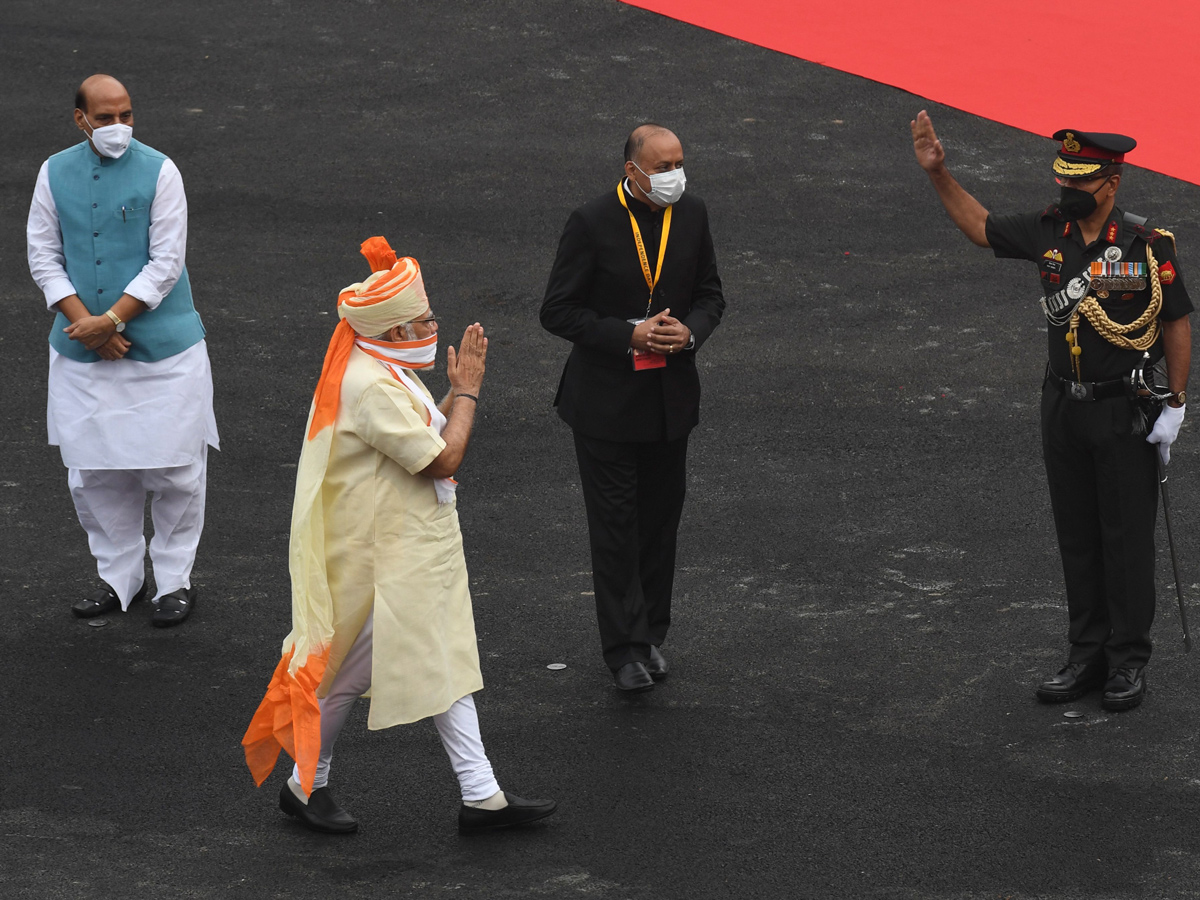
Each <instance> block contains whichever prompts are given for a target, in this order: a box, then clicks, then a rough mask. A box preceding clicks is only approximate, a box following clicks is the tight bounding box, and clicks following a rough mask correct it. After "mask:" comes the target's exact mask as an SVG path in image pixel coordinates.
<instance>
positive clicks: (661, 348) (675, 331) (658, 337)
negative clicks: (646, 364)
mask: <svg viewBox="0 0 1200 900" xmlns="http://www.w3.org/2000/svg"><path fill="white" fill-rule="evenodd" d="M670 312H671V308H670V307H667V308H666V309H664V310H663V311H662V312H660V313H656V314H655V315H653V316H651V317H650V318H649V319H647V320H646V321H644V322H642V323H641V324H640V325H637V326H635V327H634V329H633V337H631V338H630V339H629V346H631V347H632V348H633V349H634V350H649V351H650V352H651V353H659V354H662V355H663V356H667V355H668V354H671V353H678V352H679V351H680V350H682V349H683V348H684V347H686V346H687V343H688V341H689V340H691V337H692V332H691V329H690V328H688V327H687V326H686V325H684V324H683V323H682V322H680V321H679V320H678V319H676V318H675V317H674V316H671V315H668V313H670Z"/></svg>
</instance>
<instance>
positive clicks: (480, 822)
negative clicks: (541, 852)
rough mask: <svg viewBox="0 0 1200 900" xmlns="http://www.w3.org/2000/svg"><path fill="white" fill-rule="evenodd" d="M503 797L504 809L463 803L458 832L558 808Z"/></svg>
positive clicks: (532, 818)
mask: <svg viewBox="0 0 1200 900" xmlns="http://www.w3.org/2000/svg"><path fill="white" fill-rule="evenodd" d="M504 799H505V800H507V801H508V806H506V807H504V809H476V808H475V807H474V806H467V805H466V804H465V803H464V804H463V805H462V807H461V808H460V809H459V811H458V833H459V834H478V833H479V832H481V831H491V830H493V829H495V828H509V827H511V826H513V825H528V824H529V823H530V822H536V821H537V820H538V819H544V818H546V816H548V815H550V814H552V813H553V812H554V811H555V810H556V809H558V804H557V803H555V802H554V801H553V800H522V799H521V798H520V797H517V796H516V795H514V794H510V793H509V792H508V791H505V792H504ZM309 802H310V803H311V802H312V801H311V800H310V801H309Z"/></svg>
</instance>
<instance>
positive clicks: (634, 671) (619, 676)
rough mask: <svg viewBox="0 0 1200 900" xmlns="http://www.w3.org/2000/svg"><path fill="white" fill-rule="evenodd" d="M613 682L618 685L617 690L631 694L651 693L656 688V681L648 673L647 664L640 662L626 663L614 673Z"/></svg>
mask: <svg viewBox="0 0 1200 900" xmlns="http://www.w3.org/2000/svg"><path fill="white" fill-rule="evenodd" d="M613 680H614V681H615V682H616V684H617V690H621V691H629V692H630V693H637V692H638V691H649V690H652V689H653V688H654V679H653V678H651V677H650V673H649V672H647V671H646V664H645V663H640V662H630V663H625V665H623V666H621V668H619V669H617V670H616V671H615V672H613Z"/></svg>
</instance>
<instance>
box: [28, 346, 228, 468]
mask: <svg viewBox="0 0 1200 900" xmlns="http://www.w3.org/2000/svg"><path fill="white" fill-rule="evenodd" d="M46 430H47V432H48V433H49V436H50V443H51V444H52V445H55V446H57V447H58V448H59V451H60V452H61V453H62V461H63V465H65V466H66V467H67V468H69V469H162V468H168V467H171V466H187V465H191V464H192V463H194V462H199V461H200V459H201V456H202V453H203V450H204V446H205V445H206V444H207V445H209V446H210V447H215V448H217V449H220V439H219V436H218V435H217V420H216V418H215V416H214V415H213V384H212V367H211V366H210V364H209V361H208V347H207V345H206V343H205V342H204V341H201V342H200V343H198V344H193V345H192V346H191V347H188V348H187V349H186V350H184V351H183V352H182V353H176V354H175V355H174V356H168V357H167V358H166V359H160V360H158V361H157V362H138V361H136V360H132V359H118V360H113V361H109V360H100V361H99V362H93V363H82V362H77V361H76V360H73V359H70V358H68V357H66V356H63V355H61V354H59V353H57V352H55V350H54V348H53V347H51V348H50V386H49V390H48V391H47V392H46Z"/></svg>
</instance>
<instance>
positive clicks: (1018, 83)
mask: <svg viewBox="0 0 1200 900" xmlns="http://www.w3.org/2000/svg"><path fill="white" fill-rule="evenodd" d="M624 2H627V3H629V4H630V5H631V6H638V7H641V8H642V9H648V10H652V11H654V12H657V13H661V14H662V15H665V16H669V17H671V18H673V19H678V20H680V21H684V22H690V23H691V24H693V25H698V26H700V27H702V28H707V29H709V30H711V31H716V32H720V33H721V34H726V35H729V36H730V37H735V38H738V39H740V40H743V41H748V42H749V43H752V44H758V45H759V46H762V47H767V48H769V49H771V50H778V51H780V52H782V53H787V54H789V55H791V56H797V57H800V58H801V59H806V60H809V61H810V62H815V63H819V64H820V65H823V66H829V67H830V68H834V69H840V70H842V71H844V72H850V73H852V74H854V75H860V76H862V77H863V78H870V79H872V80H873V81H879V82H882V83H884V84H889V85H893V86H895V87H898V88H901V89H903V90H906V91H909V92H911V93H913V94H917V95H918V96H920V97H927V98H929V99H930V100H934V101H936V102H938V103H942V104H945V105H947V106H953V107H956V108H958V109H962V110H965V111H967V112H970V113H974V114H976V115H979V116H983V117H985V118H988V119H994V120H995V121H997V122H1003V123H1004V124H1006V125H1012V126H1014V127H1016V128H1021V129H1024V130H1026V131H1031V132H1033V133H1035V134H1041V135H1047V136H1048V135H1050V134H1053V133H1054V132H1055V131H1057V130H1058V129H1060V128H1077V129H1079V130H1082V131H1116V132H1121V133H1123V134H1128V135H1130V136H1132V137H1134V138H1136V139H1137V141H1138V147H1137V149H1136V150H1134V151H1133V152H1132V153H1131V154H1129V156H1128V157H1127V160H1128V162H1129V163H1131V164H1132V165H1137V166H1141V167H1143V168H1146V169H1153V170H1154V171H1156V172H1162V173H1164V174H1167V175H1171V176H1174V177H1176V178H1182V179H1184V180H1186V181H1190V182H1193V183H1196V184H1200V116H1198V115H1197V102H1196V101H1197V97H1198V95H1200V52H1198V51H1197V46H1198V39H1200V3H1197V2H1196V0H1158V2H1156V3H1153V4H1147V5H1145V6H1140V7H1139V6H1138V5H1137V4H1133V3H1123V4H1118V3H1112V2H1104V3H1100V4H1094V3H1093V4H1081V5H1076V6H1073V7H1064V6H1062V5H1059V4H1051V3H1048V2H1046V0H1010V2H1008V3H1003V4H1000V3H975V2H963V0H917V2H908V3H901V2H888V0H859V2H843V3H836V2H824V3H818V2H812V0H624ZM921 105H922V104H921V103H920V102H919V101H914V102H913V114H914V115H915V114H916V112H917V111H918V109H919V108H920V107H921ZM934 126H935V127H936V126H937V118H936V117H935V118H934ZM905 133H906V132H905ZM897 139H898V140H903V139H904V135H898V136H897ZM1046 149H1047V153H1049V152H1050V150H1051V149H1052V148H1051V146H1050V145H1049V144H1048V145H1047V148H1046Z"/></svg>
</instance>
